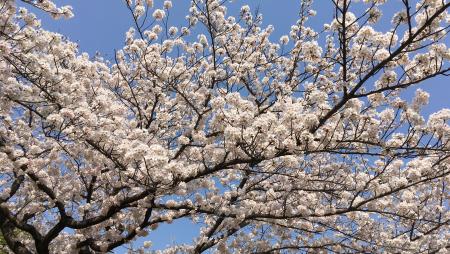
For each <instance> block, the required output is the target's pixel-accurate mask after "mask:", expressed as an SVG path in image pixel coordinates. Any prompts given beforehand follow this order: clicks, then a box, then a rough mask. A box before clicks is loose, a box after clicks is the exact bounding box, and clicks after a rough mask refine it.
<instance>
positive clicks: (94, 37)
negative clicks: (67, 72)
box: [39, 0, 450, 253]
mask: <svg viewBox="0 0 450 254" xmlns="http://www.w3.org/2000/svg"><path fill="white" fill-rule="evenodd" d="M162 2H163V0H155V3H156V6H160V5H161V4H162ZM299 2H300V1H299V0H235V1H234V2H233V3H232V4H231V5H230V8H229V10H230V12H231V13H234V14H236V11H237V10H239V8H240V6H242V5H243V4H249V5H250V6H251V7H252V9H254V8H255V7H257V6H259V8H260V12H261V13H262V14H263V16H264V25H268V24H272V25H274V26H275V32H274V34H273V37H272V39H273V40H277V41H278V38H279V37H280V36H281V35H284V34H286V33H288V32H289V30H290V27H291V25H293V24H294V23H295V21H296V17H297V11H298V6H299ZM392 2H394V3H393V5H395V4H396V3H397V4H398V2H400V0H394V1H392ZM56 3H57V4H58V5H66V4H69V5H72V6H73V8H74V13H75V17H74V18H72V19H70V20H63V19H62V20H57V21H55V20H52V19H51V18H48V17H47V16H45V15H39V17H40V18H41V19H42V26H43V27H44V28H45V29H48V30H51V31H55V32H59V33H62V34H64V35H66V36H67V37H69V38H70V40H72V41H75V42H77V43H78V44H79V47H80V51H85V52H88V53H89V54H90V55H93V54H95V52H97V51H98V52H100V53H101V55H102V56H104V57H105V58H107V59H111V57H112V55H113V52H114V49H120V48H121V47H122V46H123V42H124V34H125V32H126V31H127V30H128V28H129V27H130V26H131V25H132V20H131V16H130V13H129V11H128V9H127V8H126V6H125V4H124V1H123V0H76V1H75V0H72V1H70V0H59V1H58V0H56ZM173 3H174V9H173V10H172V11H171V14H170V16H171V22H172V24H185V22H184V17H185V15H186V11H187V7H188V4H189V1H188V0H173ZM330 6H331V1H330V0H316V3H315V4H314V7H315V9H316V10H317V12H318V15H317V16H316V17H315V18H313V19H312V20H311V22H310V25H311V26H312V27H314V28H317V29H320V28H321V27H322V25H323V23H325V22H330V20H331V19H332V17H333V12H332V10H331V9H330ZM393 9H394V8H392V9H391V8H387V9H385V11H386V12H385V16H388V15H389V14H391V13H392V10H393ZM389 19H390V18H389ZM383 24H386V23H383ZM377 28H381V29H383V28H384V29H383V30H387V29H388V27H387V26H386V27H377ZM449 82H450V78H446V79H445V78H439V79H433V80H431V81H428V82H426V83H424V84H422V85H421V86H420V87H421V88H422V89H424V90H426V91H428V92H430V93H431V99H430V105H429V106H428V107H427V108H426V110H425V112H424V113H425V114H430V113H432V112H434V111H436V110H439V109H441V108H443V107H450V99H449V94H450V87H449V85H450V84H449ZM413 93H414V89H410V90H409V91H408V92H406V93H405V96H406V97H410V96H411V94H413ZM197 230H198V227H197V226H195V225H193V224H191V223H190V222H187V221H182V222H178V223H174V224H172V225H165V226H162V227H161V228H160V229H158V230H157V232H156V234H155V235H153V234H151V235H150V236H149V237H150V239H151V240H152V241H153V243H154V247H155V248H163V247H164V246H166V245H167V244H169V243H172V242H177V243H182V242H189V241H190V240H191V239H192V238H193V237H194V236H195V235H196V233H197ZM141 243H142V241H138V242H137V245H138V244H141ZM124 252H125V249H118V250H117V251H116V253H124Z"/></svg>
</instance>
